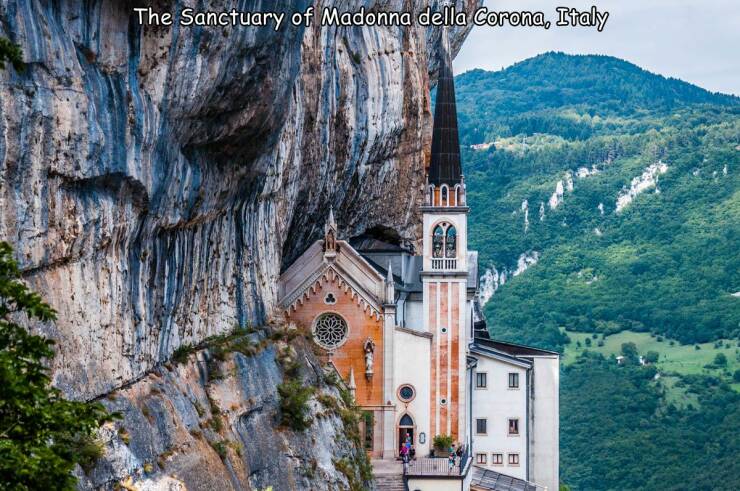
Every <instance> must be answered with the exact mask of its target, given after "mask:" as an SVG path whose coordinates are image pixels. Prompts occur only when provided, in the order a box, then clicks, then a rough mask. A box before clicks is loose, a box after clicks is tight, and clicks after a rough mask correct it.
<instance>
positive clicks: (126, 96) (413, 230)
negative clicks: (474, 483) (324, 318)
mask: <svg viewBox="0 0 740 491" xmlns="http://www.w3.org/2000/svg"><path fill="white" fill-rule="evenodd" d="M134 3H135V2H114V1H103V0H98V1H94V0H93V1H88V2H80V1H72V0H69V1H67V0H61V1H58V2H49V3H47V2H32V1H30V0H15V1H14V0H10V1H8V2H3V3H2V5H1V6H0V16H1V17H2V26H3V33H2V34H3V35H5V36H6V37H8V38H10V39H11V40H13V41H14V42H16V43H18V44H20V45H21V46H22V49H23V53H24V57H25V60H26V61H27V63H28V66H27V69H26V70H25V72H24V73H16V72H14V71H13V70H12V68H9V69H7V70H5V71H2V72H0V77H1V78H2V91H1V92H0V94H1V96H2V98H1V100H0V111H1V112H2V117H1V118H0V124H1V125H2V127H1V129H2V134H3V138H2V139H0V159H1V161H2V166H1V167H0V238H2V239H3V240H8V241H10V242H11V243H13V244H14V246H15V247H16V251H17V255H18V259H19V261H20V264H21V265H22V268H23V270H24V272H25V277H26V278H27V279H28V280H29V281H30V282H31V284H32V285H33V287H34V288H36V289H37V290H38V291H40V292H41V293H42V294H43V295H44V297H45V298H46V299H47V300H48V301H49V302H50V303H51V304H52V306H53V307H54V308H55V309H56V310H57V311H58V314H59V320H58V321H57V322H56V323H55V324H54V325H50V326H46V328H45V329H46V330H47V334H49V335H50V336H52V337H53V338H54V339H56V340H57V343H58V344H57V346H58V355H57V357H56V358H55V360H54V364H55V366H54V374H55V383H56V384H57V385H58V386H59V387H60V388H62V389H63V390H64V391H65V392H66V393H67V394H68V395H69V396H71V397H75V398H89V397H92V396H95V395H98V394H102V393H105V392H107V391H109V390H111V389H112V388H115V387H119V386H121V385H122V384H124V383H126V382H129V381H132V380H134V379H136V378H137V377H139V376H141V375H142V374H144V373H145V372H146V371H147V370H150V369H151V368H152V367H154V366H155V365H156V364H157V363H158V362H161V361H163V360H165V359H166V358H167V357H168V356H169V355H170V354H171V353H172V352H173V351H174V350H175V349H176V348H177V347H178V346H180V345H182V344H183V343H193V342H198V341H200V340H202V339H204V338H205V337H207V336H209V335H213V334H216V333H220V332H224V331H226V330H228V329H230V328H232V327H233V326H234V325H236V324H239V325H246V324H250V323H251V324H255V323H259V322H262V321H264V320H265V319H266V318H268V317H269V316H270V314H271V312H272V311H273V308H274V306H275V301H276V298H275V295H276V288H275V286H276V280H277V277H278V275H279V272H280V269H281V267H283V266H284V265H285V264H286V263H287V262H289V261H290V260H292V259H293V258H295V257H296V255H297V254H299V253H300V252H301V251H302V250H303V249H304V248H305V247H306V246H307V244H309V242H310V241H312V240H314V239H316V238H317V237H318V235H319V233H320V230H321V228H322V226H323V223H324V220H325V217H326V215H327V214H328V211H329V206H333V207H334V209H335V213H336V215H337V219H338V222H339V224H340V228H341V233H342V234H343V235H344V236H352V235H355V234H359V233H362V232H363V231H365V230H367V229H370V228H372V227H374V226H377V225H382V226H384V227H388V228H392V229H394V230H395V231H396V232H398V234H399V235H400V237H401V239H402V240H403V241H405V242H408V243H413V242H414V241H415V240H416V238H417V235H418V230H417V225H418V223H419V220H418V217H417V214H416V213H417V204H418V203H419V202H420V196H421V195H420V192H421V185H422V181H423V172H422V170H423V166H424V161H425V159H424V151H425V149H426V147H427V143H428V141H429V137H430V132H431V120H430V110H429V96H428V93H429V79H430V77H429V73H433V72H434V69H435V67H434V63H433V62H431V61H430V60H434V59H435V56H433V54H434V53H430V51H429V47H430V46H434V45H435V44H434V40H435V39H436V37H437V36H438V35H439V33H438V31H434V30H426V29H422V28H419V27H413V28H402V27H398V28H378V27H365V28H362V27H353V28H334V27H324V28H321V27H318V26H314V27H310V28H307V29H299V28H295V27H292V26H288V27H285V28H283V29H282V30H281V31H280V32H275V31H273V30H272V26H268V27H264V28H227V29H221V28H198V27H188V28H185V27H179V26H178V25H177V24H175V25H173V26H172V27H154V26H151V27H143V28H142V27H140V26H138V25H137V23H136V22H135V20H134V19H133V17H132V16H131V15H130V13H131V8H132V7H133V6H134ZM476 3H477V1H474V0H466V1H463V0H460V1H459V2H458V6H459V7H462V5H463V4H468V5H467V6H468V8H469V9H470V8H472V6H473V5H474V4H476ZM153 4H154V5H152V6H153V7H154V8H155V9H157V10H161V11H168V12H177V11H180V10H181V9H182V8H183V7H186V6H189V7H195V8H199V9H201V10H206V9H210V10H224V9H226V10H228V9H231V8H232V7H234V8H237V9H240V10H259V9H265V8H267V7H264V6H263V4H264V2H258V1H256V0H254V1H252V0H247V1H239V2H237V1H236V0H233V1H229V0H221V1H216V0H214V1H210V2H208V1H206V2H195V1H194V0H185V1H166V0H160V1H158V2H153ZM272 4H273V3H272V2H269V5H270V6H269V8H277V9H279V10H303V9H304V8H305V7H307V6H308V5H309V4H310V2H307V1H294V2H289V1H281V2H274V4H275V5H272ZM331 4H336V5H337V6H338V7H340V8H344V9H348V10H354V9H356V8H358V7H359V6H360V5H365V6H366V7H368V8H372V7H377V6H379V5H382V6H383V7H386V8H396V9H399V10H400V9H402V8H407V9H418V8H421V7H423V6H426V4H427V2H425V1H422V0H416V1H412V0H404V1H402V0H395V1H386V2H374V1H369V0H368V1H359V0H358V1H355V2H350V4H347V2H340V1H338V0H336V1H333V2H332V1H328V2H326V1H325V2H321V5H322V6H330V5H331ZM317 6H318V5H317ZM464 35H465V32H464V30H460V31H458V32H456V33H455V39H454V42H453V44H455V46H457V47H459V45H460V43H461V42H462V39H463V38H464Z"/></svg>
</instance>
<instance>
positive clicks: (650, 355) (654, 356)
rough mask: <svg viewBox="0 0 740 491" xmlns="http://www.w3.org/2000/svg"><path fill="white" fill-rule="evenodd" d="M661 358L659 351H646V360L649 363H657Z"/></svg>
mask: <svg viewBox="0 0 740 491" xmlns="http://www.w3.org/2000/svg"><path fill="white" fill-rule="evenodd" d="M659 358H660V353H658V352H657V351H648V352H647V353H645V361H646V362H647V363H657V362H658V359H659Z"/></svg>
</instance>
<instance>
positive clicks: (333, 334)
mask: <svg viewBox="0 0 740 491" xmlns="http://www.w3.org/2000/svg"><path fill="white" fill-rule="evenodd" d="M347 332H348V329H347V322H346V321H345V320H344V319H342V318H341V317H340V316H338V315H337V314H331V313H330V314H322V315H320V316H319V317H318V318H317V319H316V322H314V325H313V339H314V341H316V344H318V345H319V346H321V347H322V348H324V349H328V350H333V349H336V348H338V347H339V346H341V345H342V344H343V343H344V342H345V341H346V340H347Z"/></svg>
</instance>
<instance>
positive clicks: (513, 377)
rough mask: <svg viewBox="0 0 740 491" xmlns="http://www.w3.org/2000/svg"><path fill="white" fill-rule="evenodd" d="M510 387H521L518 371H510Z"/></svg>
mask: <svg viewBox="0 0 740 491" xmlns="http://www.w3.org/2000/svg"><path fill="white" fill-rule="evenodd" d="M509 388H510V389H518V388H519V374H518V373H510V374H509Z"/></svg>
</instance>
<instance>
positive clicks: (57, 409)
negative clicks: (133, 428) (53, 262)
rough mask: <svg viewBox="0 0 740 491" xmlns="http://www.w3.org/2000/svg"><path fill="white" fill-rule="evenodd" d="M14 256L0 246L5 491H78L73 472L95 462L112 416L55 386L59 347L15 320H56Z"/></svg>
mask: <svg viewBox="0 0 740 491" xmlns="http://www.w3.org/2000/svg"><path fill="white" fill-rule="evenodd" d="M12 252H13V251H12V249H11V247H10V245H8V244H7V243H5V242H0V489H75V484H76V479H75V477H74V476H73V475H72V469H73V468H74V466H75V464H80V465H82V466H83V467H84V468H89V467H91V466H92V465H93V464H94V460H95V458H96V456H99V454H100V453H101V452H102V449H101V447H100V445H99V444H97V443H96V441H95V439H94V434H95V430H96V429H97V428H98V427H99V426H100V425H101V424H102V423H103V422H105V421H109V420H110V419H112V417H113V416H112V415H110V414H108V413H107V412H106V410H105V408H104V407H103V406H102V405H101V404H99V403H95V404H89V403H85V402H74V401H68V400H65V399H64V397H63V396H62V394H61V392H60V391H59V390H57V389H56V388H54V387H52V386H51V385H50V383H51V380H50V378H49V369H48V368H47V365H46V363H45V362H46V361H47V360H50V359H51V358H53V356H54V351H53V345H54V342H53V341H51V340H49V339H46V338H45V337H43V336H35V335H32V334H31V333H29V332H28V331H27V330H26V329H25V328H24V327H22V326H20V325H19V324H17V323H16V322H17V321H18V320H19V319H22V318H26V319H28V320H34V319H36V320H38V321H41V322H49V321H52V320H54V319H55V317H56V315H55V312H54V310H53V309H52V308H51V307H50V306H49V305H47V304H46V303H44V301H43V300H42V299H41V296H40V295H39V294H38V293H35V292H33V291H31V290H29V289H28V287H27V286H26V285H25V284H24V283H23V282H21V281H20V280H19V277H20V273H19V270H18V266H17V264H16V262H15V261H14V260H13V255H12Z"/></svg>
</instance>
